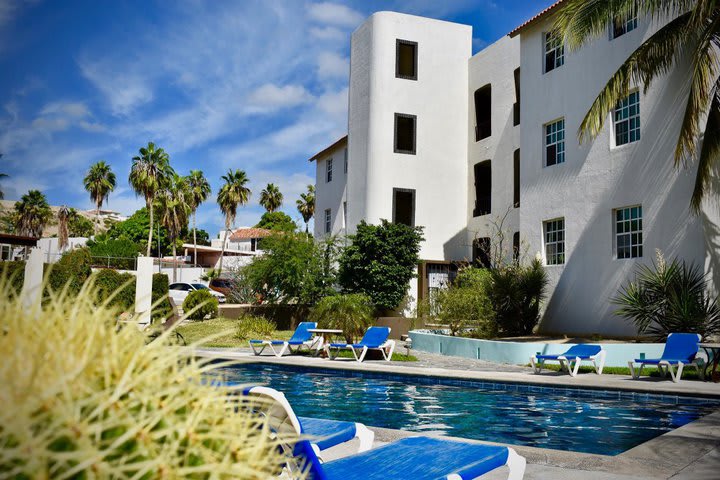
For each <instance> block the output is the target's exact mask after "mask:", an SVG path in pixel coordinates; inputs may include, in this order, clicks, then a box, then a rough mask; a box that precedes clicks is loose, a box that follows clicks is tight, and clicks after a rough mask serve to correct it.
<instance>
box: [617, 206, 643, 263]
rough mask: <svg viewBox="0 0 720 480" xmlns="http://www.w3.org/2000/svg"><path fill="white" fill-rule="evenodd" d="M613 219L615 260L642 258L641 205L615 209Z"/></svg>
mask: <svg viewBox="0 0 720 480" xmlns="http://www.w3.org/2000/svg"><path fill="white" fill-rule="evenodd" d="M613 213H614V215H613V217H614V219H615V258H618V259H623V258H638V257H642V256H643V233H642V228H643V226H642V205H634V206H632V207H622V208H617V209H615V211H614V212H613Z"/></svg>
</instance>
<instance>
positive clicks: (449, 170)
mask: <svg viewBox="0 0 720 480" xmlns="http://www.w3.org/2000/svg"><path fill="white" fill-rule="evenodd" d="M397 39H400V40H409V41H413V42H417V43H418V47H417V73H418V75H417V80H407V79H400V78H396V77H395V61H396V40H397ZM471 42H472V31H471V28H470V27H469V26H465V25H459V24H453V23H449V22H443V21H438V20H432V19H427V18H422V17H415V16H411V15H404V14H399V13H392V12H378V13H375V14H374V15H372V16H371V17H370V18H369V19H368V20H367V21H366V22H365V23H364V24H363V25H361V26H360V27H359V28H358V30H356V31H355V33H354V34H353V36H352V47H351V61H350V105H349V112H350V115H349V123H348V135H349V154H350V158H351V159H352V162H351V166H350V177H349V185H350V186H351V187H350V188H349V189H348V196H347V198H348V216H349V219H348V220H349V222H348V223H349V231H350V233H352V232H353V230H354V226H355V225H357V223H359V222H360V220H366V221H368V222H369V223H378V222H379V221H380V219H388V220H392V214H393V212H392V208H393V188H405V189H414V190H415V225H417V226H424V227H425V242H423V245H422V249H421V252H420V256H421V258H423V259H429V260H443V259H446V258H452V259H462V258H464V256H465V253H466V247H465V243H466V235H467V234H466V232H465V229H466V223H467V222H466V220H467V218H466V213H465V211H466V208H465V205H466V202H467V200H466V199H467V185H466V182H465V177H466V175H467V172H466V170H467V168H466V165H467V138H466V133H465V132H466V130H467V125H466V123H467V96H466V91H467V79H468V71H467V69H468V59H469V58H470V54H471ZM395 113H405V114H411V115H416V116H417V124H416V154H415V155H409V154H399V153H394V148H393V146H394V119H395V115H394V114H395ZM316 211H317V212H318V213H321V212H322V209H321V208H318V209H317V210H316Z"/></svg>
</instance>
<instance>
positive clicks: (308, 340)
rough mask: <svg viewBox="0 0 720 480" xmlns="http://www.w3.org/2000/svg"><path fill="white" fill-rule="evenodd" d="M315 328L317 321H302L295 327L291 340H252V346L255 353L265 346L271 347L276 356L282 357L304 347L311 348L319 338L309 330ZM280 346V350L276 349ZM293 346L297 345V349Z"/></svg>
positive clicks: (258, 353) (258, 352)
mask: <svg viewBox="0 0 720 480" xmlns="http://www.w3.org/2000/svg"><path fill="white" fill-rule="evenodd" d="M313 328H317V323H315V322H301V323H300V325H298V326H297V328H296V329H295V332H294V333H293V335H292V337H290V340H287V341H285V340H250V348H252V351H253V353H254V354H255V355H260V354H261V353H262V352H263V350H265V348H267V347H270V350H272V351H273V354H274V355H275V356H276V357H282V356H283V355H285V353H288V352H289V353H295V352H298V351H300V349H301V348H302V347H305V348H307V349H308V350H310V349H311V348H312V347H313V345H314V344H315V342H316V341H317V339H314V338H313V334H312V333H310V332H308V330H311V329H313ZM280 346H282V348H280V351H279V352H278V351H277V350H275V347H280ZM293 347H295V350H293Z"/></svg>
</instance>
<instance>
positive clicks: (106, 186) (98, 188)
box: [83, 160, 115, 235]
mask: <svg viewBox="0 0 720 480" xmlns="http://www.w3.org/2000/svg"><path fill="white" fill-rule="evenodd" d="M83 183H84V185H85V190H87V191H88V193H89V194H90V199H91V200H92V201H93V202H95V229H94V233H95V235H97V232H98V224H99V222H100V207H102V204H103V202H104V201H107V199H108V196H109V195H110V192H112V191H113V190H115V174H114V173H113V171H112V169H111V168H110V165H108V164H107V163H105V162H104V161H102V160H100V161H99V162H97V163H96V164H94V165H92V166H91V167H90V169H89V170H88V172H87V174H86V175H85V178H84V179H83Z"/></svg>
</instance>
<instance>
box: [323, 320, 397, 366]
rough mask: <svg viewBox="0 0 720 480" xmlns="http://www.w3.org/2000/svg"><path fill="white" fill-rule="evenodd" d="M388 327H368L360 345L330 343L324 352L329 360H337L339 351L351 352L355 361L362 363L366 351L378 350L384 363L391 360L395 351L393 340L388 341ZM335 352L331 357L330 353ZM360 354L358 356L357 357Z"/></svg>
mask: <svg viewBox="0 0 720 480" xmlns="http://www.w3.org/2000/svg"><path fill="white" fill-rule="evenodd" d="M389 336H390V327H370V328H368V329H367V331H366V332H365V335H364V336H363V338H362V340H360V343H331V344H330V345H326V346H325V352H326V353H327V356H328V358H329V359H330V360H334V359H336V358H337V356H338V354H339V353H340V350H352V352H353V356H354V357H355V360H357V361H358V362H362V361H363V360H364V359H365V355H367V352H368V350H380V351H381V352H382V355H383V358H384V359H385V360H386V361H388V362H389V361H390V359H392V354H393V351H395V340H388V337H389ZM333 351H334V352H335V355H334V356H333V355H332V353H333ZM358 352H360V356H358Z"/></svg>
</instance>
